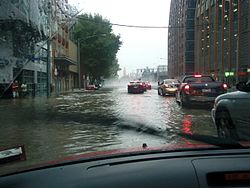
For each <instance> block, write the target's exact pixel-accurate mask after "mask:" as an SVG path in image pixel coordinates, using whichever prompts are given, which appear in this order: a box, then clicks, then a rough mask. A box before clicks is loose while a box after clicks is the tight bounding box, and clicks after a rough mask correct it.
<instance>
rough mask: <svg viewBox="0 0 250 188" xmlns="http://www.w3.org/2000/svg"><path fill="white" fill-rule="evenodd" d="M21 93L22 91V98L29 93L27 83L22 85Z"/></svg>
mask: <svg viewBox="0 0 250 188" xmlns="http://www.w3.org/2000/svg"><path fill="white" fill-rule="evenodd" d="M21 91H22V92H21V95H22V97H25V96H26V95H27V91H28V90H27V84H26V82H24V83H22V85H21Z"/></svg>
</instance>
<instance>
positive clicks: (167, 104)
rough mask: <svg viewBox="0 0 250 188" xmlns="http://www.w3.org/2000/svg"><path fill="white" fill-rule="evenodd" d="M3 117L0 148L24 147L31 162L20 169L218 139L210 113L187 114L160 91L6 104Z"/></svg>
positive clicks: (1, 104)
mask: <svg viewBox="0 0 250 188" xmlns="http://www.w3.org/2000/svg"><path fill="white" fill-rule="evenodd" d="M0 112H1V117H0V122H1V123H0V127H1V132H0V148H6V147H11V146H16V145H24V146H25V149H26V153H27V161H26V162H22V163H20V165H24V164H26V163H27V164H29V165H30V164H35V163H39V162H44V161H49V160H53V159H58V158H62V157H64V156H70V155H76V154H82V153H86V152H91V151H101V150H109V149H117V148H130V147H141V146H142V144H143V143H147V145H148V146H149V147H153V146H159V145H164V144H175V143H185V141H186V140H185V139H183V138H180V137H179V136H178V135H177V134H176V133H178V132H186V133H199V134H206V135H216V131H215V127H214V125H213V122H212V118H211V116H210V110H206V109H182V108H181V107H179V106H178V105H177V104H176V102H175V98H174V97H161V96H158V95H157V90H155V89H152V90H149V91H147V92H145V93H144V94H128V93H127V89H126V87H110V88H102V89H100V90H98V91H84V92H72V93H68V94H64V95H60V96H58V97H51V98H49V99H47V98H38V97H37V98H33V99H32V98H27V99H15V100H1V101H0ZM17 166H18V165H17Z"/></svg>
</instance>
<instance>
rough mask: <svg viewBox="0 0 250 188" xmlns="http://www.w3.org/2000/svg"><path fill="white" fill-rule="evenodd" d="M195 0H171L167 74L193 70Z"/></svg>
mask: <svg viewBox="0 0 250 188" xmlns="http://www.w3.org/2000/svg"><path fill="white" fill-rule="evenodd" d="M195 6H196V0H172V1H171V8H170V15H169V32H168V74H169V77H171V78H172V77H176V78H177V77H180V76H182V75H185V74H192V73H193V72H194V28H195V27H194V18H195Z"/></svg>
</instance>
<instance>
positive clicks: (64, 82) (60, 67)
mask: <svg viewBox="0 0 250 188" xmlns="http://www.w3.org/2000/svg"><path fill="white" fill-rule="evenodd" d="M69 32H70V30H69V27H68V26H67V25H64V26H61V27H59V29H58V33H57V35H56V36H55V37H54V38H53V41H52V72H53V74H52V86H53V89H52V92H56V93H59V92H63V91H68V90H72V89H74V88H76V87H77V86H78V68H77V46H76V44H75V43H74V42H73V41H71V40H70V38H69Z"/></svg>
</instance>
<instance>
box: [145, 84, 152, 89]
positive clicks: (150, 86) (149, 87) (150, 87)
mask: <svg viewBox="0 0 250 188" xmlns="http://www.w3.org/2000/svg"><path fill="white" fill-rule="evenodd" d="M145 84H146V89H147V90H150V89H152V85H151V83H150V82H145Z"/></svg>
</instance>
